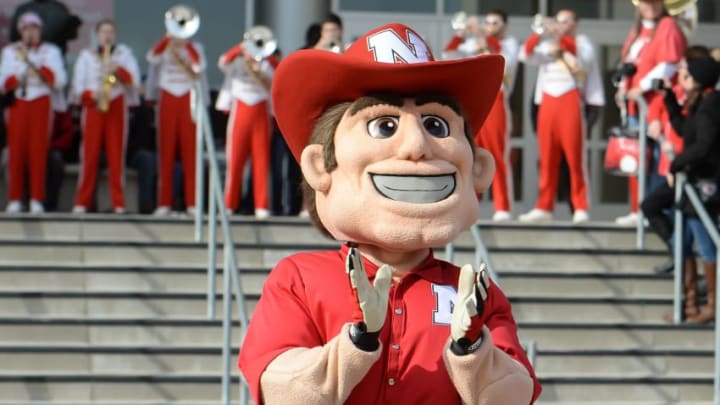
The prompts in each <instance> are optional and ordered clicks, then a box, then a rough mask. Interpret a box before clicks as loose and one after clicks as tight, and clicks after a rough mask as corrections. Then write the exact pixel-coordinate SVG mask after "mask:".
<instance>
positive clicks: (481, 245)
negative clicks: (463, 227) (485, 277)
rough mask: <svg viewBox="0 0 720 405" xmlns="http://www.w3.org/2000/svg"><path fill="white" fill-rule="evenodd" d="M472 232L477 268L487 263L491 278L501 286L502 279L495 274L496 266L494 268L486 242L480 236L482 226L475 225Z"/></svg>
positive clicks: (471, 228)
mask: <svg viewBox="0 0 720 405" xmlns="http://www.w3.org/2000/svg"><path fill="white" fill-rule="evenodd" d="M470 232H472V236H473V239H474V240H475V268H476V269H478V268H480V265H481V264H482V263H485V265H486V266H487V270H488V273H490V274H489V276H490V278H492V280H493V282H494V283H495V284H496V285H498V286H499V285H500V277H499V276H498V274H497V273H496V272H495V266H493V264H492V260H490V252H488V250H487V246H485V242H483V240H482V235H480V225H479V224H477V223H475V224H473V225H472V226H471V227H470Z"/></svg>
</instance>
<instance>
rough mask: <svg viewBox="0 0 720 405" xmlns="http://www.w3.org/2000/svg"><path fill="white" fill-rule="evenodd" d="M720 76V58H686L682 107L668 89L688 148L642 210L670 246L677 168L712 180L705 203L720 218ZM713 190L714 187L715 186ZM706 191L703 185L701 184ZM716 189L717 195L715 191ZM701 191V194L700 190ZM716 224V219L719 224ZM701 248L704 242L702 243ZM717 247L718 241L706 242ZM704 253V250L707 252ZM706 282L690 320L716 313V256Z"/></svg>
mask: <svg viewBox="0 0 720 405" xmlns="http://www.w3.org/2000/svg"><path fill="white" fill-rule="evenodd" d="M718 77H720V64H718V62H716V61H715V60H714V59H712V58H710V57H705V58H700V59H695V60H690V61H688V68H687V70H682V71H681V72H680V77H679V81H680V85H681V86H682V87H683V89H684V90H685V91H686V92H687V101H686V102H685V104H684V105H683V106H682V107H680V106H679V105H678V102H677V99H676V97H675V94H674V92H672V91H665V107H666V108H667V110H668V113H669V115H670V120H671V124H672V126H673V129H675V131H676V132H677V133H678V134H679V135H680V136H682V137H683V141H684V149H683V151H682V152H681V153H680V154H678V155H677V156H676V157H675V159H673V162H672V164H671V165H670V174H668V176H667V183H666V184H663V185H662V186H660V187H659V188H657V189H656V190H655V191H654V192H652V193H651V194H650V195H649V196H648V197H647V198H646V199H645V201H643V203H642V210H643V213H644V214H645V216H646V217H647V219H648V221H649V223H650V227H651V228H652V229H653V231H655V233H657V234H658V236H660V238H661V239H662V240H663V241H665V243H666V244H667V246H668V248H669V250H670V251H671V252H672V248H671V247H672V243H671V242H672V235H673V224H672V222H671V220H670V218H668V216H667V215H665V213H664V212H663V211H664V210H666V209H669V208H672V207H673V204H674V198H675V191H674V190H673V185H674V180H675V174H676V173H678V172H684V173H686V174H687V178H688V181H689V182H690V183H691V184H697V183H699V182H701V181H702V182H705V183H706V184H708V182H709V183H710V184H714V187H713V186H710V187H709V188H708V189H707V190H705V191H710V193H709V195H705V196H704V197H705V200H706V207H705V208H706V209H708V210H709V211H710V212H711V217H712V218H714V219H716V218H717V214H718V207H717V206H714V205H713V204H711V202H712V201H713V200H716V199H717V197H718V196H717V193H718V191H717V185H718V179H720V159H718V156H720V92H718V91H716V90H714V87H715V85H716V84H717V81H718ZM713 191H714V192H713ZM701 194H702V190H701ZM712 194H715V195H712ZM701 197H703V195H701ZM715 226H717V223H716V225H715ZM700 248H701V250H702V249H703V247H700ZM704 248H705V249H709V250H710V251H711V252H713V256H714V251H715V247H714V246H712V244H711V246H705V247H704ZM703 256H705V255H703ZM703 262H704V268H705V277H706V281H707V284H708V288H707V294H708V299H707V304H706V306H705V307H703V308H701V310H700V313H699V314H698V315H696V316H693V317H688V320H689V321H691V322H708V321H711V320H713V319H714V318H715V295H716V291H715V276H716V268H715V261H714V257H713V260H705V258H704V260H703Z"/></svg>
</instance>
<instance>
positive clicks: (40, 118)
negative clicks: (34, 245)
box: [0, 12, 67, 213]
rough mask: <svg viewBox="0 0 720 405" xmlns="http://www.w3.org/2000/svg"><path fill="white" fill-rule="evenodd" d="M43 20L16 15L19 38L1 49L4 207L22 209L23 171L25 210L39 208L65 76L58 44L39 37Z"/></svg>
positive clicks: (39, 210)
mask: <svg viewBox="0 0 720 405" xmlns="http://www.w3.org/2000/svg"><path fill="white" fill-rule="evenodd" d="M42 26H43V22H42V20H41V19H40V17H39V16H38V15H37V14H35V13H33V12H27V13H24V14H23V15H21V16H20V18H18V23H17V28H18V30H19V31H20V34H21V39H20V41H18V42H14V43H11V44H9V45H7V46H6V47H5V48H3V50H2V59H1V62H0V85H2V90H3V93H9V94H12V96H14V101H13V102H12V105H10V107H8V108H7V110H6V111H7V114H6V120H5V124H6V127H7V137H8V176H7V178H8V205H7V208H6V211H7V212H10V213H17V212H20V211H22V209H23V206H22V199H23V194H24V188H25V173H26V171H27V172H28V174H29V177H30V182H29V183H30V212H32V213H41V212H44V210H45V209H44V206H43V201H44V200H45V176H46V166H47V160H48V150H49V145H50V131H51V127H52V125H51V121H52V119H51V117H52V114H53V109H58V110H61V109H64V108H65V105H64V103H65V100H64V99H63V97H62V93H61V89H62V88H63V87H64V86H65V84H66V82H67V74H66V72H65V67H64V65H63V60H62V56H61V53H60V50H59V49H58V48H57V47H56V46H55V45H51V44H49V43H46V42H42V41H41V34H42Z"/></svg>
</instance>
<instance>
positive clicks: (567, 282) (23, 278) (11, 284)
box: [0, 265, 672, 299]
mask: <svg viewBox="0 0 720 405" xmlns="http://www.w3.org/2000/svg"><path fill="white" fill-rule="evenodd" d="M269 272H270V269H269V268H248V267H245V268H242V269H241V273H240V274H241V282H242V285H243V288H244V291H245V292H246V293H248V294H260V292H261V290H262V285H263V283H264V282H265V279H266V278H267V275H268V273H269ZM217 277H218V278H217V285H216V291H218V292H220V291H221V286H222V269H218V273H217ZM207 283H208V277H207V270H206V269H205V268H204V267H194V268H193V267H142V266H135V267H103V266H65V265H61V266H58V265H0V291H36V290H38V289H39V288H40V286H42V290H43V291H98V292H99V291H135V292H177V293H193V292H196V293H197V292H205V291H206V289H207ZM500 283H501V287H502V289H503V291H505V293H506V294H507V295H509V296H515V297H518V296H519V297H525V296H534V297H542V296H549V297H555V296H562V297H611V298H642V297H644V298H664V299H671V298H672V278H671V276H658V275H655V274H653V273H648V272H642V273H641V272H636V273H590V272H589V273H579V274H568V273H565V272H546V273H545V272H544V273H540V272H537V271H526V272H522V271H507V272H505V271H503V272H501V273H500Z"/></svg>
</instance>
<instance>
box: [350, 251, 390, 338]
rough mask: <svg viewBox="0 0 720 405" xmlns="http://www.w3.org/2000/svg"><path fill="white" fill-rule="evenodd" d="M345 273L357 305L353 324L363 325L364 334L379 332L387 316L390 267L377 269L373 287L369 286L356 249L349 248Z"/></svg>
mask: <svg viewBox="0 0 720 405" xmlns="http://www.w3.org/2000/svg"><path fill="white" fill-rule="evenodd" d="M345 271H346V272H347V274H348V277H349V279H350V287H351V288H352V291H353V297H354V298H355V302H356V303H357V310H356V313H355V314H354V316H353V322H355V323H358V322H362V323H364V325H365V331H366V332H369V333H375V332H379V331H380V329H382V327H383V325H384V324H385V316H386V315H387V307H388V292H389V291H390V280H391V278H392V270H391V268H390V266H388V265H387V264H385V265H383V266H382V267H380V268H379V269H378V271H377V273H376V274H375V282H374V285H372V286H371V285H370V281H369V280H368V276H367V273H365V267H364V266H363V263H362V258H361V257H360V254H359V253H358V252H357V249H356V248H354V247H351V248H350V250H349V252H348V255H347V259H346V261H345Z"/></svg>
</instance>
